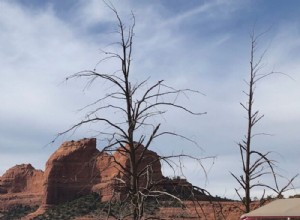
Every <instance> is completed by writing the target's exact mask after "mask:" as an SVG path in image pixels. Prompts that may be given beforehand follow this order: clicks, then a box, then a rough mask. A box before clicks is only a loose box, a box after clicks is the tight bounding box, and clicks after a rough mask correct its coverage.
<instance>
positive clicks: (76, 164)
mask: <svg viewBox="0 0 300 220" xmlns="http://www.w3.org/2000/svg"><path fill="white" fill-rule="evenodd" d="M98 154H99V151H98V150H97V149H96V139H95V138H92V139H82V140H79V141H70V142H65V143H63V144H62V145H61V146H60V147H59V148H58V150H57V151H55V152H54V153H53V154H52V156H51V157H50V158H49V160H48V161H47V163H46V170H45V182H44V197H43V202H42V204H43V205H56V204H59V203H62V202H66V201H70V200H72V199H74V198H76V197H78V196H80V195H85V194H88V193H90V190H91V187H92V186H93V185H94V184H95V183H96V181H98V180H99V172H98V171H97V169H96V166H95V161H96V158H97V156H98Z"/></svg>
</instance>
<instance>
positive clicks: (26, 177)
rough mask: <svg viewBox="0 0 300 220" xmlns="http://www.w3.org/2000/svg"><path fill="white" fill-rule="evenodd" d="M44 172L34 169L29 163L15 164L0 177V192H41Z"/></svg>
mask: <svg viewBox="0 0 300 220" xmlns="http://www.w3.org/2000/svg"><path fill="white" fill-rule="evenodd" d="M43 175H44V172H43V171H41V170H36V169H34V168H33V167H32V165H31V164H21V165H16V166H14V167H12V168H10V169H9V170H7V171H6V172H5V173H4V174H3V176H2V177H0V194H6V193H20V192H30V193H40V192H42V185H43Z"/></svg>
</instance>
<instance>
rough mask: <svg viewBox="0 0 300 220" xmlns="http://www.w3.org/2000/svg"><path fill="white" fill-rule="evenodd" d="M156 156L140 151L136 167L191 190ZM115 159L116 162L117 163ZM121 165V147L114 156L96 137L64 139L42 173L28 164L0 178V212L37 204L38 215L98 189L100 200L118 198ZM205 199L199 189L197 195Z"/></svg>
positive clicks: (125, 161)
mask: <svg viewBox="0 0 300 220" xmlns="http://www.w3.org/2000/svg"><path fill="white" fill-rule="evenodd" d="M125 147H128V146H125ZM136 147H137V148H136V149H137V150H136V154H137V158H139V157H140V156H141V154H142V152H143V151H144V147H143V146H142V145H138V144H137V146H136ZM158 157H159V156H158V155H157V154H156V153H155V152H153V151H150V150H146V151H145V152H144V154H143V160H142V162H141V165H140V166H139V170H138V171H141V170H142V169H144V168H146V167H147V165H149V164H152V167H151V175H152V182H154V183H155V182H156V183H158V184H157V185H156V187H157V188H159V189H163V190H165V191H170V190H171V191H172V190H174V189H175V191H181V192H182V193H183V194H184V193H185V192H184V191H182V189H180V190H176V187H182V186H184V187H185V188H186V189H191V187H192V185H191V184H190V183H189V182H187V181H186V180H185V179H180V178H179V179H169V178H165V177H164V176H163V175H162V172H161V164H160V162H159V160H158ZM115 161H118V163H116V162H115ZM120 166H123V167H127V168H128V167H129V158H128V156H127V155H126V154H125V153H124V150H122V148H118V149H117V150H116V151H115V153H114V154H113V155H110V154H108V153H105V152H100V151H99V150H98V149H97V148H96V139H95V138H91V139H86V138H85V139H82V140H79V141H68V142H64V143H63V144H62V145H61V146H60V147H59V148H58V149H57V150H56V151H55V152H54V153H53V154H52V155H51V157H50V158H49V159H48V161H47V163H46V169H45V172H43V171H41V170H36V169H34V168H33V167H32V166H31V165H30V164H22V165H16V166H14V167H12V168H10V169H9V170H7V171H6V172H5V174H4V175H3V176H2V177H0V203H1V204H2V207H0V211H1V210H2V211H3V210H6V209H8V208H9V207H11V206H13V205H16V204H30V205H33V204H38V205H40V209H39V210H38V211H37V212H36V213H35V214H33V215H31V217H30V216H29V217H28V218H26V219H31V218H32V217H34V216H36V215H38V214H41V213H42V212H43V211H44V210H45V209H46V208H47V207H49V206H53V205H57V204H60V203H63V202H66V201H70V200H72V199H74V198H77V197H79V196H82V195H86V194H89V193H91V192H97V193H99V194H100V196H101V200H102V201H108V200H110V199H112V197H113V196H114V197H113V199H121V198H122V197H124V196H125V195H126V190H125V188H124V186H122V184H121V185H120V181H118V179H119V180H120V179H121V180H122V181H125V182H128V181H129V180H128V179H126V175H125V174H124V173H123V172H121V171H120V170H121V169H120ZM144 176H145V177H142V178H140V185H141V187H143V186H145V184H146V175H144ZM179 196H180V195H179ZM197 196H198V197H199V198H200V199H201V200H207V197H205V196H204V195H203V194H202V193H201V192H198V195H197Z"/></svg>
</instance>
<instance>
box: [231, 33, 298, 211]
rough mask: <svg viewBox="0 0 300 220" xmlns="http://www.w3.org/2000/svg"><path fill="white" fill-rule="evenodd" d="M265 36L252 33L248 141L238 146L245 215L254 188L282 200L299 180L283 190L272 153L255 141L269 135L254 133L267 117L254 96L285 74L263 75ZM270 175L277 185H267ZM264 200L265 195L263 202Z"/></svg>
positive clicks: (247, 94) (234, 175)
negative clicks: (261, 48) (276, 76)
mask: <svg viewBox="0 0 300 220" xmlns="http://www.w3.org/2000/svg"><path fill="white" fill-rule="evenodd" d="M263 35H264V33H262V34H259V35H255V33H254V31H253V32H252V34H251V36H250V38H251V50H250V74H249V80H248V81H247V82H246V84H247V86H248V91H247V92H246V91H244V93H245V95H246V96H247V102H246V103H240V104H241V106H242V107H243V109H244V110H245V111H246V113H247V131H246V135H245V138H244V139H243V140H242V142H240V143H238V147H239V151H240V157H241V159H242V168H243V173H242V175H240V176H237V175H236V174H233V173H231V175H232V176H233V177H234V179H235V180H236V181H237V182H238V184H239V186H240V187H241V189H242V191H243V192H244V193H243V194H241V193H240V190H239V189H235V190H236V193H237V195H238V196H239V198H240V200H241V201H242V202H243V204H244V207H245V210H244V211H245V212H246V213H248V212H250V204H251V192H252V190H253V189H254V188H258V187H261V188H264V189H270V190H272V191H274V192H275V193H276V194H277V195H278V196H279V197H280V196H282V193H283V192H285V191H287V190H289V189H290V187H291V186H292V182H293V180H294V179H295V178H296V177H297V175H296V176H294V177H293V178H291V179H287V183H286V185H284V186H283V187H280V186H279V183H278V178H279V177H282V176H280V175H279V174H278V173H276V170H275V169H276V163H277V162H276V161H275V160H273V159H272V158H271V157H270V154H271V151H268V152H261V151H258V150H256V149H255V147H253V139H254V138H255V137H256V136H258V135H268V134H266V133H259V134H257V133H254V128H255V126H256V125H257V123H258V122H259V121H260V120H261V119H262V118H263V117H264V115H262V114H260V112H259V111H258V110H255V109H254V93H255V88H256V86H257V83H258V82H259V81H261V80H263V79H265V78H266V77H268V76H270V75H273V74H283V75H285V74H284V73H280V72H274V71H272V72H269V73H265V74H264V73H260V71H261V69H262V68H263V66H264V64H263V62H262V61H263V58H264V55H265V52H266V51H264V52H263V53H262V54H261V55H260V56H259V57H258V59H256V53H257V50H258V48H257V44H258V41H259V39H260V38H261V37H262V36H263ZM266 175H271V176H272V178H273V185H270V184H266V183H264V181H263V177H265V176H266ZM263 198H264V193H263V195H262V199H263Z"/></svg>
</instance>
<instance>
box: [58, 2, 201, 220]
mask: <svg viewBox="0 0 300 220" xmlns="http://www.w3.org/2000/svg"><path fill="white" fill-rule="evenodd" d="M106 5H107V6H108V7H109V8H110V9H111V10H112V12H113V13H114V15H115V17H116V19H117V24H118V26H117V34H118V36H119V39H120V40H119V41H118V42H116V43H115V44H114V45H116V46H117V47H118V49H119V51H118V52H114V51H103V53H104V56H105V57H104V58H103V59H102V60H100V62H99V63H98V64H97V66H96V68H95V69H94V70H86V71H81V72H77V73H75V74H73V75H70V76H69V77H67V78H66V80H70V79H77V78H80V79H86V80H87V84H86V86H87V87H90V86H92V85H94V84H95V83H96V82H102V83H103V82H104V83H105V84H106V85H108V86H109V88H110V91H109V92H108V93H107V94H106V95H104V96H103V97H100V98H99V99H98V100H96V101H94V102H93V103H91V104H89V105H87V106H85V107H84V108H83V109H82V110H86V111H87V112H88V113H87V114H86V116H85V118H84V120H82V121H80V122H79V123H77V124H75V125H73V126H72V127H70V129H68V130H66V131H64V132H62V133H60V134H58V136H61V135H63V134H65V133H68V132H71V131H74V130H76V129H78V128H79V127H81V126H84V125H91V124H93V123H100V124H101V125H105V126H106V130H105V131H103V130H102V131H99V133H98V135H100V136H101V135H102V136H105V137H106V139H107V140H108V144H107V146H106V147H105V148H104V149H103V151H106V152H114V151H115V150H116V149H117V147H121V148H119V151H120V153H121V154H123V155H126V156H127V157H128V158H129V163H130V164H129V167H127V166H124V165H123V164H122V163H121V162H120V161H118V160H117V159H115V161H114V162H115V163H116V164H118V165H119V167H120V172H121V173H123V174H124V175H125V176H126V178H125V179H120V178H116V181H119V183H120V184H123V185H124V186H125V187H126V191H127V193H128V195H127V197H126V199H124V201H125V200H126V201H127V203H128V204H130V208H129V209H128V208H127V210H128V211H129V212H128V213H127V214H126V215H124V216H123V217H126V216H127V217H128V216H132V219H134V220H136V219H141V218H142V217H143V216H144V202H145V200H146V199H147V198H149V197H152V198H157V197H159V196H161V195H167V196H170V197H172V198H174V199H178V200H180V199H179V198H177V197H176V196H174V195H171V194H168V193H166V192H162V191H159V190H157V189H155V188H154V185H155V183H154V182H153V181H152V178H151V172H152V165H153V164H154V163H157V162H159V161H157V160H165V161H167V160H168V159H172V158H175V157H176V158H179V157H189V158H192V159H195V160H197V161H198V162H199V163H201V158H196V157H191V156H189V155H184V154H179V155H171V156H165V157H160V158H158V159H157V160H154V161H152V162H151V163H149V164H147V166H144V167H141V164H142V162H143V159H144V155H145V154H146V152H147V150H148V149H149V148H150V146H151V145H152V142H153V140H155V139H157V138H158V137H161V136H163V135H171V136H177V137H181V138H185V137H183V136H181V135H179V134H176V133H173V132H168V131H161V130H160V126H161V124H160V123H157V124H156V123H155V120H153V119H154V118H156V119H158V117H160V116H162V115H164V114H165V113H166V112H167V110H169V109H172V108H174V109H178V110H182V111H184V112H186V113H188V114H192V115H196V116H199V115H202V114H205V113H203V112H201V113H199V112H193V111H191V110H190V109H189V108H187V107H185V106H183V105H180V104H178V103H177V98H178V96H180V95H186V93H199V92H198V91H194V90H190V89H175V88H173V87H170V86H167V85H166V84H165V83H164V81H163V80H160V81H158V82H156V83H154V84H152V85H149V82H150V81H149V79H146V80H144V81H141V82H134V81H133V80H132V78H131V65H132V52H133V38H134V27H135V16H134V14H131V15H132V16H131V17H132V24H131V25H130V26H126V25H125V24H124V23H123V21H122V19H121V18H120V16H119V14H118V12H117V10H116V9H115V8H114V6H113V5H111V4H110V3H107V4H106ZM111 60H117V62H118V63H119V64H120V67H121V68H120V70H117V71H115V72H113V73H104V72H101V71H98V68H99V66H101V65H102V64H103V63H104V62H106V61H111ZM106 112H113V113H115V114H114V115H109V116H107V117H106V116H103V115H105V113H106ZM147 132H148V133H147ZM185 139H187V138H185ZM171 163H172V161H171V162H170V161H168V164H169V165H171V166H172V164H171ZM142 178H144V179H145V178H146V180H147V181H146V184H144V185H141V179H142ZM109 214H111V213H110V212H109ZM118 218H120V217H118Z"/></svg>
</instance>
